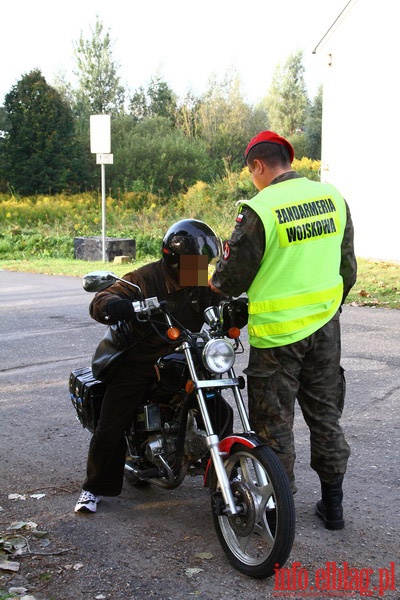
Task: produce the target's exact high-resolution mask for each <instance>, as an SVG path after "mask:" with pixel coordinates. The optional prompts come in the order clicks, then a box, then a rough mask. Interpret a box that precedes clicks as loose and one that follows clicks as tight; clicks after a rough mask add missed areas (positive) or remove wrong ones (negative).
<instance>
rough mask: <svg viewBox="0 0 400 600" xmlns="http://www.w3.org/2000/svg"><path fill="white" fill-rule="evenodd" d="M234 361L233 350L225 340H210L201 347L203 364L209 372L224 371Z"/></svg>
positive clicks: (231, 365)
mask: <svg viewBox="0 0 400 600" xmlns="http://www.w3.org/2000/svg"><path fill="white" fill-rule="evenodd" d="M234 362H235V350H234V349H233V346H232V344H230V343H229V342H228V341H227V340H210V341H208V342H207V343H206V345H205V346H204V349H203V364H204V366H205V367H206V369H208V370H209V371H211V373H225V372H226V371H229V369H230V368H231V367H233V364H234Z"/></svg>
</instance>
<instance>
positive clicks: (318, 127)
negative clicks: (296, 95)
mask: <svg viewBox="0 0 400 600" xmlns="http://www.w3.org/2000/svg"><path fill="white" fill-rule="evenodd" d="M305 136H306V140H307V143H306V148H305V150H306V156H307V157H308V158H312V159H313V160H321V137H322V86H320V88H319V90H318V93H317V95H316V96H315V98H314V101H313V102H312V103H311V105H310V107H309V110H308V111H307V117H306V120H305Z"/></svg>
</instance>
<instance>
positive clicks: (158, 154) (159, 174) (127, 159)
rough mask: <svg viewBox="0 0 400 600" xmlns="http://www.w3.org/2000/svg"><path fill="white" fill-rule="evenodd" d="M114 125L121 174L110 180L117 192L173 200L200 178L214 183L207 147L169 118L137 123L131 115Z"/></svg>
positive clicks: (121, 118)
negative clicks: (146, 193) (144, 193)
mask: <svg viewBox="0 0 400 600" xmlns="http://www.w3.org/2000/svg"><path fill="white" fill-rule="evenodd" d="M114 126H115V137H116V138H118V145H116V147H115V150H114V152H113V154H114V163H115V164H118V172H116V171H115V172H114V173H113V174H112V176H111V177H112V178H110V179H109V182H111V185H112V188H113V190H114V191H116V189H117V188H119V189H121V190H124V191H125V190H129V191H130V190H143V189H145V190H147V191H151V192H153V193H155V194H160V195H162V196H164V197H169V196H170V195H172V194H176V193H178V192H180V191H181V190H184V189H187V188H188V187H189V186H190V185H193V184H194V183H195V182H196V181H198V180H200V179H202V180H203V181H210V179H211V173H212V170H211V161H210V159H209V156H208V154H207V150H206V147H205V144H204V143H203V142H202V141H201V140H191V139H189V138H187V137H186V136H185V135H184V134H183V132H182V131H180V130H179V129H176V127H174V125H173V124H172V123H171V121H170V120H169V119H167V118H166V117H151V118H148V119H145V120H144V121H142V122H140V123H136V122H135V121H134V119H133V118H132V117H131V116H130V115H129V116H125V117H120V118H119V119H116V121H115V124H114Z"/></svg>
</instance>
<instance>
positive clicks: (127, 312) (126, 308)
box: [105, 298, 136, 323]
mask: <svg viewBox="0 0 400 600" xmlns="http://www.w3.org/2000/svg"><path fill="white" fill-rule="evenodd" d="M105 313H106V315H107V317H109V319H110V321H111V322H113V323H116V322H117V321H133V320H135V318H136V315H135V311H134V309H133V305H132V302H131V301H130V300H122V299H121V298H118V299H115V300H110V301H109V302H107V305H106V308H105Z"/></svg>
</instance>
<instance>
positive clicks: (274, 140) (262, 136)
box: [244, 131, 294, 162]
mask: <svg viewBox="0 0 400 600" xmlns="http://www.w3.org/2000/svg"><path fill="white" fill-rule="evenodd" d="M263 142H269V143H270V144H280V145H281V146H285V148H286V150H287V151H288V152H289V156H290V162H293V159H294V150H293V146H292V145H291V144H290V143H289V142H288V141H287V140H285V138H283V137H281V136H280V135H278V134H277V133H275V132H274V131H261V133H258V134H257V135H256V136H255V137H253V139H252V140H251V141H250V143H249V145H248V146H247V148H246V152H245V153H244V158H245V160H247V157H248V155H249V152H250V150H251V149H252V148H254V146H257V144H262V143H263Z"/></svg>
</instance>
